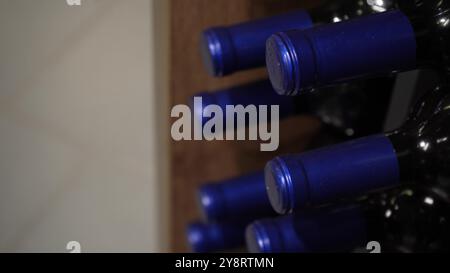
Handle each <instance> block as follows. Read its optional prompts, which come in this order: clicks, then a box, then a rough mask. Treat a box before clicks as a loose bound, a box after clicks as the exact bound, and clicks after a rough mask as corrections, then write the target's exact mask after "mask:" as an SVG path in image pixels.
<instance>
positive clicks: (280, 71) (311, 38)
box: [266, 10, 416, 95]
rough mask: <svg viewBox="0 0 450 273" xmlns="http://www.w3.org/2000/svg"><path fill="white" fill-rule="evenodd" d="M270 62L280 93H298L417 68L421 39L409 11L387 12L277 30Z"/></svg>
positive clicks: (268, 52)
mask: <svg viewBox="0 0 450 273" xmlns="http://www.w3.org/2000/svg"><path fill="white" fill-rule="evenodd" d="M266 63H267V68H268V72H269V77H270V80H271V82H272V85H273V87H274V89H275V90H276V91H277V93H279V94H283V95H298V94H301V93H303V92H305V90H308V89H310V88H312V87H317V86H321V85H327V84H332V83H337V82H340V81H345V80H349V79H352V78H357V77H362V76H365V75H370V74H378V73H389V72H392V71H402V70H411V69H415V68H416V38H415V33H414V29H413V27H412V25H411V23H410V21H409V19H408V17H406V15H404V14H403V13H402V12H401V11H398V10H395V11H388V12H383V13H379V14H373V15H368V16H364V17H359V18H356V19H353V20H348V21H343V22H339V23H333V24H329V25H324V26H319V27H315V28H310V29H306V30H289V31H284V32H280V33H277V34H274V35H272V36H271V37H270V38H269V39H268V41H267V45H266Z"/></svg>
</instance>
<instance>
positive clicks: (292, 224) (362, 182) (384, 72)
mask: <svg viewBox="0 0 450 273" xmlns="http://www.w3.org/2000/svg"><path fill="white" fill-rule="evenodd" d="M336 2H338V3H336ZM449 12H450V9H449V3H448V1H445V0H440V1H437V0H430V1H414V0H397V1H370V0H367V1H360V0H348V1H330V2H329V3H326V4H325V5H324V6H323V7H321V8H320V9H318V10H315V11H311V12H307V11H296V12H291V13H289V14H285V15H279V16H275V17H270V18H265V19H261V20H257V21H252V22H245V23H241V24H238V25H234V26H228V27H214V28H211V29H208V30H206V31H205V32H204V33H203V35H202V37H203V38H202V39H203V41H202V55H203V57H204V60H205V65H206V67H207V69H208V71H209V72H210V73H211V74H212V75H214V76H225V75H228V74H231V73H233V72H237V71H240V70H246V69H250V68H254V67H258V66H264V64H266V66H267V71H268V75H269V79H268V80H264V81H260V82H255V83H250V84H247V85H244V86H239V87H233V88H229V89H225V90H219V91H215V92H203V93H200V94H198V95H197V96H199V97H202V99H203V102H204V103H203V107H206V106H208V105H210V104H215V105H219V106H220V107H221V108H223V109H225V107H226V105H244V106H247V105H257V106H258V105H279V106H280V118H287V117H290V116H294V115H309V116H314V117H316V118H318V119H319V120H320V121H321V122H322V124H323V125H324V126H323V128H324V129H323V131H324V133H326V134H329V135H333V143H325V144H326V145H325V146H324V147H321V148H319V149H313V150H309V151H306V152H304V153H301V154H288V155H280V156H278V157H276V158H274V159H272V160H271V161H269V162H268V163H267V164H266V167H265V169H264V170H260V171H258V172H255V173H252V174H248V175H244V176H241V177H237V178H234V179H229V180H225V181H221V182H216V183H208V184H205V185H203V186H202V187H201V188H200V189H199V190H198V200H199V204H200V208H201V211H202V212H203V215H204V222H198V223H195V224H192V225H190V226H189V227H188V240H189V243H190V244H191V246H192V248H193V250H194V251H197V252H208V251H224V250H225V251H226V250H231V249H236V248H240V247H243V246H244V245H247V249H248V250H249V251H251V252H347V251H355V249H361V248H363V249H364V248H365V246H366V244H367V243H368V242H371V241H376V242H379V243H380V245H381V246H382V250H383V251H392V252H439V251H448V250H449V249H450V231H449V230H450V229H449V227H450V223H449V220H450V207H449V206H450V197H449V195H450V163H449V162H450V127H449V126H448V125H449V124H450V88H449V83H448V81H447V80H448V72H449V69H448V64H449V62H448V54H449V53H450V47H449V46H448V41H447V40H448V38H449V37H450V34H449V29H450V15H449ZM418 68H428V69H433V70H434V71H436V73H438V75H439V76H440V79H441V81H440V84H438V85H437V86H436V87H435V88H434V89H433V90H429V91H428V92H426V94H425V95H424V96H423V97H421V98H420V99H419V100H418V101H417V102H415V103H414V105H412V107H411V111H410V115H409V117H408V118H407V120H406V121H405V122H404V124H403V125H402V126H401V127H400V128H398V129H396V130H393V131H390V132H384V133H383V129H382V128H383V123H384V121H385V119H386V113H387V108H388V106H389V102H390V98H391V94H392V92H393V91H392V90H393V86H394V84H395V79H396V75H397V73H398V72H401V71H408V70H414V69H418ZM194 112H195V113H202V112H203V109H195V111H194ZM202 118H203V119H204V117H203V116H202ZM202 122H206V120H202ZM277 215H282V216H277Z"/></svg>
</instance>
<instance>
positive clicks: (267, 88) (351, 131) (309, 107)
mask: <svg viewBox="0 0 450 273" xmlns="http://www.w3.org/2000/svg"><path fill="white" fill-rule="evenodd" d="M395 79H396V78H395V77H383V78H373V79H367V80H360V81H353V82H351V83H343V84H341V85H336V86H333V87H328V88H324V90H320V91H321V92H312V93H308V94H304V95H303V96H298V97H287V96H280V95H278V94H277V93H276V92H274V90H273V88H272V86H271V84H270V81H268V80H262V81H258V82H254V83H250V84H246V85H242V86H237V87H233V88H227V89H223V90H218V91H215V92H202V93H199V94H197V95H195V96H194V98H197V99H201V103H199V104H196V103H191V105H192V108H193V110H192V111H193V113H194V118H195V119H197V120H199V121H200V122H201V123H202V124H203V125H204V124H205V123H206V122H208V120H210V119H211V118H207V117H205V115H204V113H205V112H206V111H205V109H206V108H207V107H208V106H209V105H217V106H219V107H220V109H221V110H222V112H223V113H226V106H227V105H232V106H236V105H242V106H244V107H247V106H249V105H254V106H256V107H258V108H259V106H261V105H279V110H280V111H279V118H280V119H284V118H288V117H291V116H295V115H310V116H315V117H317V118H319V119H320V120H321V121H322V123H323V124H324V125H326V128H327V130H329V132H330V133H331V134H332V135H335V134H337V135H338V136H339V135H341V136H348V137H358V136H366V135H368V134H373V133H377V132H381V131H382V126H383V123H384V120H385V116H386V112H387V107H388V106H389V101H390V98H391V94H392V89H393V86H394V83H395ZM328 89H332V90H328ZM361 90H364V92H361ZM318 91H319V90H318ZM192 101H194V100H193V99H192ZM269 112H270V111H269ZM225 117H226V115H223V118H224V120H223V124H224V125H225V124H226V122H225ZM269 120H270V119H269ZM234 124H235V125H236V124H237V122H236V121H235V122H234ZM225 127H226V126H224V129H225Z"/></svg>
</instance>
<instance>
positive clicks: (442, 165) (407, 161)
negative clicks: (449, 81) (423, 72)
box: [387, 85, 450, 192]
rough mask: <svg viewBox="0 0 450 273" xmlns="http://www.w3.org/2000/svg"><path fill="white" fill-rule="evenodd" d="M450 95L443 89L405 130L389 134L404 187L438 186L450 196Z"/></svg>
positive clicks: (419, 109)
mask: <svg viewBox="0 0 450 273" xmlns="http://www.w3.org/2000/svg"><path fill="white" fill-rule="evenodd" d="M449 122H450V95H449V94H448V87H447V86H446V85H440V86H438V87H436V88H435V89H434V90H432V91H430V92H428V93H427V94H426V95H425V96H424V97H423V98H422V99H421V100H420V102H419V103H417V104H416V106H415V107H414V109H413V111H412V114H411V115H410V117H409V118H408V120H407V121H406V122H405V123H404V125H403V127H402V128H400V129H399V130H396V131H394V132H391V133H388V134H387V137H388V138H389V140H390V142H391V143H392V146H393V147H394V150H395V153H396V157H397V161H398V166H399V180H400V183H401V184H411V183H413V184H424V185H437V184H439V187H441V188H443V189H445V190H446V191H448V192H450V172H449V171H448V170H447V169H448V168H447V165H446V164H448V162H449V160H450V128H448V126H447V124H449Z"/></svg>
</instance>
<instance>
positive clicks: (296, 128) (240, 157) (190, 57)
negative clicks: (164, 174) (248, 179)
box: [169, 0, 320, 252]
mask: <svg viewBox="0 0 450 273" xmlns="http://www.w3.org/2000/svg"><path fill="white" fill-rule="evenodd" d="M305 2H310V3H311V4H312V2H315V1H299V0H171V7H170V16H171V19H170V21H171V34H170V35H171V37H170V43H171V48H170V50H171V56H170V57H171V61H170V63H171V68H170V75H171V79H170V80H171V82H170V104H171V106H173V105H175V104H180V103H184V104H186V103H187V101H188V99H189V97H190V96H192V95H194V94H196V93H198V92H199V91H203V90H215V89H218V88H222V87H227V86H233V85H237V84H241V83H245V82H250V81H252V80H255V79H260V78H263V77H266V72H265V69H257V70H252V71H245V72H240V73H236V74H233V75H231V76H228V77H225V78H212V77H210V76H209V75H208V74H207V73H206V71H205V69H204V68H203V65H202V61H201V58H200V54H199V50H198V48H199V45H198V43H199V37H200V33H201V31H202V30H203V29H205V28H207V27H210V26H214V25H227V24H233V23H237V22H241V21H246V20H250V19H255V18H260V17H264V16H267V15H272V14H277V13H281V12H284V11H287V10H290V9H293V8H299V7H305V6H306V7H309V6H311V4H310V5H306V4H305ZM170 122H171V124H172V123H173V122H174V120H173V119H171V120H170ZM319 126H320V125H319V123H318V122H317V121H316V120H314V119H311V118H306V117H296V118H292V119H289V120H286V121H283V122H282V123H281V124H280V138H281V146H280V150H279V151H277V153H262V152H259V143H257V142H247V141H244V142H237V141H236V142H230V141H215V142H206V141H182V142H175V141H172V143H171V179H170V180H171V185H170V186H171V215H170V219H171V225H170V226H171V230H170V234H171V250H172V251H177V252H179V251H187V250H188V248H187V246H186V238H185V228H186V225H187V223H188V222H189V221H192V220H194V219H198V218H199V213H198V210H197V203H196V200H195V190H196V189H197V188H198V186H199V185H200V184H201V183H204V182H208V181H217V180H220V179H225V178H229V177H232V176H236V175H240V174H244V173H246V172H248V171H252V170H257V169H261V168H263V166H264V164H265V162H266V161H267V160H269V159H270V158H272V157H273V156H274V155H276V154H279V153H284V152H287V151H290V152H294V151H300V150H302V149H303V148H304V147H305V145H306V144H307V143H308V141H309V139H310V138H311V136H313V135H315V134H316V133H317V131H318V129H319ZM169 137H170V135H169Z"/></svg>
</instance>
